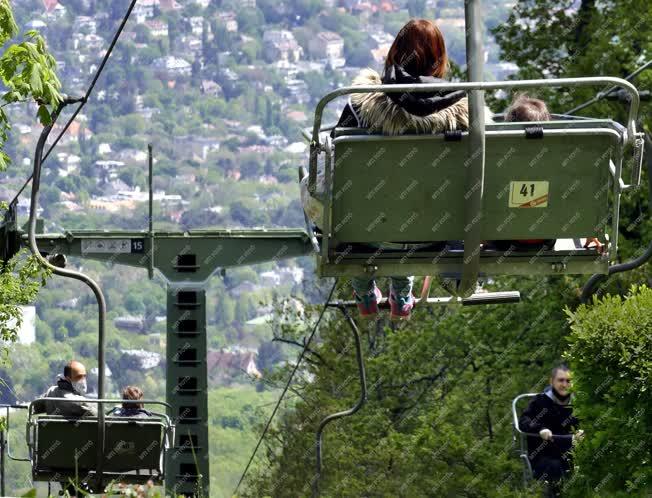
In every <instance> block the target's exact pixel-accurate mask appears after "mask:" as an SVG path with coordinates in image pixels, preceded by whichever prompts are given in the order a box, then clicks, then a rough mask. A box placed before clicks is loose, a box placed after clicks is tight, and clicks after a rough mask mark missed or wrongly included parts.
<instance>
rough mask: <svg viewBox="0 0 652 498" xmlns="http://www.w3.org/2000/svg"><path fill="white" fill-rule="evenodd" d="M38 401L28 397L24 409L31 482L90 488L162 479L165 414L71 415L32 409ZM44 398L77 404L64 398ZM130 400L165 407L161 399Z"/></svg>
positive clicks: (167, 444) (168, 432) (170, 427)
mask: <svg viewBox="0 0 652 498" xmlns="http://www.w3.org/2000/svg"><path fill="white" fill-rule="evenodd" d="M43 400H44V399H38V400H34V401H33V402H32V403H30V404H29V409H28V419H27V428H26V439H27V447H28V450H29V461H30V463H31V465H32V479H33V480H34V481H46V482H51V481H58V482H68V481H69V480H73V481H78V482H82V481H83V482H90V483H94V484H95V486H97V485H98V481H99V486H106V485H107V484H108V483H110V482H112V481H115V482H120V483H125V484H144V483H147V482H148V481H152V482H154V484H162V483H163V481H164V479H165V461H166V458H167V452H168V450H169V449H170V448H171V447H172V445H173V441H174V430H175V426H174V424H173V423H172V421H171V420H170V417H169V416H168V415H167V414H161V413H153V412H152V413H151V416H149V417H146V418H140V417H119V416H112V415H105V416H104V417H97V416H96V417H72V418H71V417H65V416H61V415H46V414H39V413H36V411H37V410H38V408H37V407H38V406H39V405H40V404H42V402H43ZM48 400H49V401H57V402H63V403H66V402H70V403H75V402H77V403H78V402H79V401H78V400H75V399H68V398H48ZM84 402H88V403H97V404H98V405H99V406H100V407H103V406H104V405H106V404H120V403H125V402H129V401H125V400H119V399H104V400H95V399H86V400H84ZM135 402H136V403H143V404H149V405H152V404H155V405H162V406H164V407H166V408H169V406H167V404H166V403H164V402H161V401H144V400H138V401H135ZM102 409H103V408H102ZM100 426H101V427H100ZM100 444H101V445H102V449H101V450H100ZM98 450H100V451H98Z"/></svg>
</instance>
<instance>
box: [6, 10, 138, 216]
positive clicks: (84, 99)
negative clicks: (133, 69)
mask: <svg viewBox="0 0 652 498" xmlns="http://www.w3.org/2000/svg"><path fill="white" fill-rule="evenodd" d="M137 1H138V0H131V4H130V5H129V8H128V9H127V12H126V14H125V15H124V17H123V18H122V22H120V26H119V27H118V30H117V31H116V33H115V35H113V39H112V40H111V44H110V45H109V49H108V50H107V51H106V54H104V58H103V59H102V62H101V63H100V65H99V67H98V68H97V71H95V75H94V76H93V80H92V81H91V84H90V86H89V87H88V90H86V93H85V94H84V96H83V97H82V98H81V99H80V103H79V106H77V109H75V112H73V114H72V116H70V119H69V120H68V122H67V123H66V125H65V126H64V127H63V130H61V133H59V135H57V138H56V139H55V140H54V142H52V145H51V146H50V148H49V149H48V151H47V152H46V153H45V155H44V156H43V162H45V160H46V159H47V158H48V157H49V156H50V154H51V153H52V151H53V150H54V148H55V147H56V146H57V145H58V144H59V141H60V140H61V138H62V137H63V136H64V135H65V134H66V132H67V131H68V128H70V125H72V123H73V122H74V121H75V119H76V118H77V115H78V114H79V113H80V112H81V110H82V109H83V108H84V106H85V105H86V102H88V99H89V97H90V96H91V93H93V89H94V88H95V85H96V84H97V80H99V79H100V76H101V75H102V71H104V67H105V66H106V63H107V62H108V61H109V57H111V53H112V52H113V49H114V48H115V46H116V44H117V43H118V40H119V39H120V35H122V31H123V30H124V27H125V25H126V24H127V21H128V20H129V17H130V16H131V11H132V10H134V7H135V6H136V2H137ZM33 175H34V174H33V173H32V174H31V175H30V176H29V178H28V179H27V180H26V181H25V183H24V184H23V186H22V187H21V188H20V190H19V191H18V193H17V194H16V195H15V197H14V198H13V200H12V201H11V202H10V204H13V203H14V202H16V199H18V197H20V194H22V193H23V191H24V190H25V187H27V185H28V184H29V182H31V181H32V177H33Z"/></svg>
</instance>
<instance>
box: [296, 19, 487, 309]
mask: <svg viewBox="0 0 652 498" xmlns="http://www.w3.org/2000/svg"><path fill="white" fill-rule="evenodd" d="M448 71H449V63H448V56H447V54H446V44H445V43H444V36H443V35H442V33H441V31H440V30H439V28H438V27H437V26H436V25H435V24H434V23H433V22H431V21H428V20H425V19H413V20H411V21H409V22H408V23H407V24H406V25H405V26H403V28H402V29H401V30H400V31H399V33H398V35H397V36H396V39H395V40H394V43H392V46H391V48H390V49H389V52H388V54H387V59H386V61H385V68H384V71H383V74H382V76H381V75H380V74H379V73H378V72H376V71H374V70H373V69H370V68H367V69H364V70H362V71H361V72H360V74H359V75H358V76H357V77H356V78H355V79H354V80H353V85H381V84H385V85H388V84H390V85H391V84H429V83H444V82H445V81H446V80H445V79H444V78H445V77H446V75H447V73H448ZM485 115H486V120H487V122H491V117H490V116H491V115H492V113H491V111H489V110H486V111H485ZM468 125H469V110H468V101H467V98H466V93H465V92H464V91H437V92H427V93H425V92H423V93H422V92H419V93H409V92H408V93H378V92H374V93H357V94H352V95H351V96H350V98H349V101H348V103H347V105H346V107H345V108H344V111H343V112H342V115H341V117H340V120H339V122H338V124H337V127H338V128H342V127H352V128H367V129H369V130H370V132H380V133H383V134H386V135H401V134H404V133H441V132H444V131H449V130H466V129H468ZM320 191H321V192H323V174H321V175H319V176H318V178H317V194H319V192H320ZM301 198H302V201H303V205H304V209H305V211H306V213H307V214H308V216H309V217H310V218H311V219H312V220H313V221H314V222H315V223H316V224H318V223H319V222H320V221H321V219H322V216H323V205H322V204H321V203H320V202H319V201H318V200H317V199H315V198H314V197H312V196H310V195H309V193H308V189H307V179H304V181H303V182H302V184H301ZM381 247H386V246H385V245H384V244H381ZM390 280H391V285H390V293H389V303H390V308H391V318H393V319H407V318H409V316H410V312H411V310H412V307H413V306H414V296H413V295H412V282H413V280H414V278H413V277H391V278H390ZM351 283H352V285H353V290H354V297H355V300H356V303H357V304H358V310H359V311H360V314H361V315H362V316H373V315H375V314H376V313H378V301H379V300H380V299H381V298H382V294H381V292H380V290H379V289H378V287H376V283H375V281H374V280H373V279H369V278H364V277H355V278H353V279H352V280H351Z"/></svg>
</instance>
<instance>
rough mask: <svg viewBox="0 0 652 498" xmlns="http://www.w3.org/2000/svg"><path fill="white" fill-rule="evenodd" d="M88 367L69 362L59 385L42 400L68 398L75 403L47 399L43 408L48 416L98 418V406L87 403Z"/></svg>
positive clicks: (50, 389) (53, 387) (51, 389)
mask: <svg viewBox="0 0 652 498" xmlns="http://www.w3.org/2000/svg"><path fill="white" fill-rule="evenodd" d="M86 382H87V381H86V367H84V365H83V364H82V363H81V362H79V361H76V360H72V361H69V362H68V363H67V364H66V366H65V367H64V368H63V376H59V379H58V380H57V385H56V386H52V387H50V388H49V389H48V390H47V392H46V393H45V394H44V395H43V396H42V398H66V399H71V400H76V401H75V402H63V401H49V400H47V399H45V402H44V403H43V408H44V411H45V413H47V414H48V415H63V416H66V417H85V416H92V417H94V416H97V406H96V405H95V404H93V403H85V402H84V400H85V399H86V398H85V395H86V390H87V383H86Z"/></svg>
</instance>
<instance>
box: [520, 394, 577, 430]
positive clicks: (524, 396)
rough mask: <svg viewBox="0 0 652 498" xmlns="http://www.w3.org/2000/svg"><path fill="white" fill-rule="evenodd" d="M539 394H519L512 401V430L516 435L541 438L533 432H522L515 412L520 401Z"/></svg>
mask: <svg viewBox="0 0 652 498" xmlns="http://www.w3.org/2000/svg"><path fill="white" fill-rule="evenodd" d="M538 394H539V393H526V394H519V395H518V396H516V397H515V398H514V399H513V401H512V417H513V420H514V430H515V431H516V432H517V433H518V434H522V435H523V436H533V437H541V436H540V435H539V434H536V433H534V432H523V431H522V430H521V427H520V426H519V423H518V419H519V417H518V413H517V411H516V405H517V404H518V402H519V401H520V400H521V399H524V398H534V397H535V396H538ZM552 437H553V439H572V438H573V435H572V434H553V435H552Z"/></svg>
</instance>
